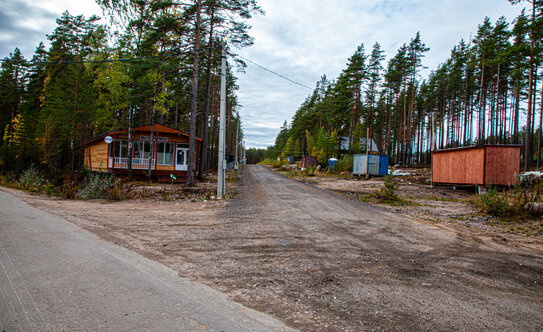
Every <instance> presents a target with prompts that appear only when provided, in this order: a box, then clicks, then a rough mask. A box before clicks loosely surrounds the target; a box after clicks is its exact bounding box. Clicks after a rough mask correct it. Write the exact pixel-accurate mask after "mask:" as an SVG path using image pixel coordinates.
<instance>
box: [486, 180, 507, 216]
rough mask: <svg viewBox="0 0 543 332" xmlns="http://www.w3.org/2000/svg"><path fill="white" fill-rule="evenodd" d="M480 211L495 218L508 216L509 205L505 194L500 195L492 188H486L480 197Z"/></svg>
mask: <svg viewBox="0 0 543 332" xmlns="http://www.w3.org/2000/svg"><path fill="white" fill-rule="evenodd" d="M480 198H481V210H483V212H485V213H488V214H490V215H493V216H496V217H503V216H505V215H506V214H508V210H509V209H508V207H509V203H508V200H507V196H506V195H505V194H503V195H502V194H500V193H499V192H498V190H497V189H496V188H494V187H492V186H491V187H490V188H488V190H487V191H486V192H485V193H482V194H481V195H480Z"/></svg>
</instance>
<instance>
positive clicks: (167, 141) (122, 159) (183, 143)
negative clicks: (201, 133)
mask: <svg viewBox="0 0 543 332" xmlns="http://www.w3.org/2000/svg"><path fill="white" fill-rule="evenodd" d="M151 129H152V128H151V125H146V126H142V127H137V128H134V129H133V134H132V140H133V148H132V156H131V158H132V173H133V174H134V175H147V174H148V170H149V162H150V163H151V174H152V176H153V177H155V178H157V179H159V180H166V179H169V178H170V176H171V174H173V175H174V176H175V177H176V178H177V181H181V182H183V181H185V180H186V177H187V166H188V165H187V163H188V153H189V134H187V133H185V132H182V131H180V130H177V129H174V128H170V127H167V126H164V125H162V124H155V127H154V130H153V134H152V137H151V131H152V130H151ZM201 141H202V140H201V139H200V138H198V137H196V152H195V157H194V160H195V165H194V166H195V167H194V169H196V161H197V156H198V148H199V147H200V143H201ZM151 144H153V146H152V147H153V148H152V149H151ZM151 151H152V154H153V155H152V156H151ZM85 167H86V168H88V169H90V170H91V171H98V172H107V173H112V174H117V175H124V174H127V173H128V129H121V130H114V131H111V132H108V133H105V134H102V135H99V136H97V137H95V138H93V139H91V140H90V141H89V142H87V143H86V145H85Z"/></svg>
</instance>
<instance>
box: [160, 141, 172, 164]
mask: <svg viewBox="0 0 543 332" xmlns="http://www.w3.org/2000/svg"><path fill="white" fill-rule="evenodd" d="M173 150H174V144H173V143H158V144H157V149H156V151H157V165H165V166H173Z"/></svg>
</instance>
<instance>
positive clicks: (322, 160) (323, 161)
mask: <svg viewBox="0 0 543 332" xmlns="http://www.w3.org/2000/svg"><path fill="white" fill-rule="evenodd" d="M317 160H318V162H319V164H321V165H326V164H327V161H328V159H327V157H326V152H324V148H321V149H320V151H319V152H318V153H317Z"/></svg>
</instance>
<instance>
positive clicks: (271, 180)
mask: <svg viewBox="0 0 543 332" xmlns="http://www.w3.org/2000/svg"><path fill="white" fill-rule="evenodd" d="M238 190H239V194H238V195H237V196H236V198H234V199H233V200H231V201H229V202H228V203H226V204H225V203H223V202H221V203H216V202H207V203H203V205H202V204H200V203H191V202H181V203H180V202H177V203H170V202H160V204H158V203H156V202H154V203H152V202H151V203H150V202H145V201H143V202H138V201H125V202H121V203H105V202H72V201H51V200H48V199H41V198H32V199H29V201H33V204H36V205H38V206H40V207H42V208H45V209H48V210H49V211H52V212H55V211H56V212H55V213H59V214H62V215H63V216H65V217H66V218H68V219H69V220H71V221H73V222H74V223H76V224H78V225H80V226H82V227H84V228H87V229H89V230H91V231H94V232H96V233H97V234H99V235H101V236H103V237H106V238H108V239H110V240H112V241H115V242H117V243H119V244H123V245H125V246H127V247H129V248H131V249H134V250H137V251H139V252H140V253H143V254H145V255H147V256H148V257H152V258H153V259H156V260H159V261H161V262H163V263H165V264H166V265H169V266H171V267H172V268H174V269H176V270H177V271H179V273H180V274H181V275H183V276H187V277H189V278H191V279H193V280H197V281H200V282H204V283H206V284H208V285H210V286H212V287H213V288H215V289H217V290H219V291H222V292H225V293H227V294H229V296H230V297H231V298H233V299H235V300H236V301H239V302H240V303H242V304H245V305H247V306H249V307H251V308H254V309H257V310H260V311H263V312H267V313H270V314H272V315H274V316H275V317H277V318H279V319H281V320H283V321H284V322H286V323H287V324H288V325H290V326H292V327H295V328H299V329H301V330H305V331H316V330H322V331H335V330H348V331H360V330H370V331H371V330H403V331H405V330H432V331H434V330H447V331H450V330H471V331H480V330H494V331H503V330H508V331H519V330H524V331H536V330H542V329H543V246H542V245H541V242H537V241H538V240H534V241H531V243H530V241H524V240H522V239H521V238H520V237H519V238H518V239H519V240H518V241H513V240H511V238H510V237H508V238H504V237H500V236H496V235H488V234H487V233H485V232H483V231H480V230H477V229H473V228H467V227H464V226H458V225H456V226H455V225H443V224H431V223H423V222H418V221H416V220H413V219H409V217H407V216H405V215H402V214H398V213H394V212H392V211H389V210H385V209H381V208H376V207H373V206H371V205H367V204H364V203H360V202H358V201H354V200H349V199H347V198H345V197H342V196H340V195H337V194H334V193H330V192H327V191H324V190H321V189H318V188H316V187H313V186H311V185H306V184H303V183H299V182H296V181H293V180H291V179H288V178H286V177H283V176H281V175H278V174H276V173H273V172H272V171H270V170H269V169H267V168H265V167H261V166H248V167H246V168H245V169H244V174H243V177H242V181H241V183H240V185H239V189H238ZM198 204H200V205H198Z"/></svg>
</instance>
